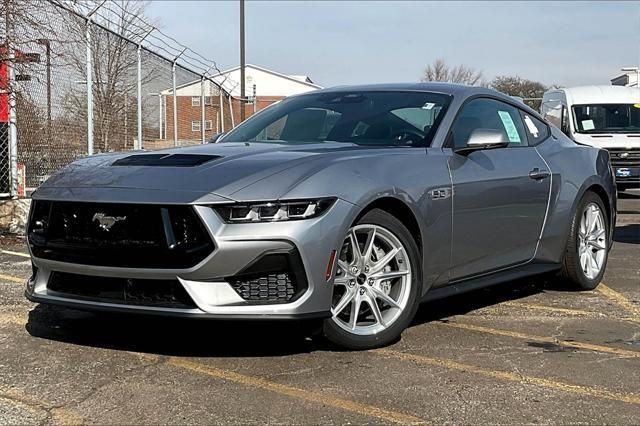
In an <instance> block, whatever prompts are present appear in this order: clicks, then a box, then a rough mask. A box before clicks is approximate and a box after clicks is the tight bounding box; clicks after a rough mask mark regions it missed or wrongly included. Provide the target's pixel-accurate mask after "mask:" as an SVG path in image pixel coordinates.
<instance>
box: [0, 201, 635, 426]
mask: <svg viewBox="0 0 640 426" xmlns="http://www.w3.org/2000/svg"><path fill="white" fill-rule="evenodd" d="M619 210H620V216H619V220H618V224H617V226H616V234H615V240H616V242H615V245H614V247H613V249H612V251H611V256H610V260H609V265H608V268H607V273H606V275H605V278H604V280H603V283H602V285H601V286H600V287H599V288H598V289H597V290H595V291H592V292H574V291H570V290H567V289H564V288H562V287H561V286H560V285H559V284H558V283H555V282H553V281H549V280H548V279H546V278H544V277H534V278H530V279H525V280H519V281H512V282H509V283H505V284H503V285H500V286H497V287H493V288H490V289H485V290H480V291H476V292H473V293H469V294H466V295H462V296H458V297H454V298H449V299H445V300H440V301H437V302H432V303H428V304H425V305H423V306H422V307H421V309H420V311H419V313H418V316H417V318H416V320H415V321H414V323H413V324H412V326H411V327H410V328H409V329H407V330H406V331H405V332H404V333H403V335H402V338H401V339H400V340H399V341H398V342H397V343H396V344H394V345H392V346H390V347H388V348H384V349H381V350H375V351H365V352H345V351H340V350H336V349H335V348H333V347H330V346H328V345H327V344H325V343H324V342H323V341H322V340H320V339H318V338H315V337H314V336H313V335H312V334H310V333H309V328H308V327H307V326H306V324H299V323H295V324H263V323H248V322H244V323H229V322H220V321H195V320H176V319H162V318H160V319H158V318H145V317H134V316H118V315H108V314H100V315H97V314H91V313H85V312H79V311H73V310H69V309H64V308H53V307H46V306H38V305H34V304H32V303H30V302H28V301H26V300H25V299H24V297H23V295H22V292H23V285H22V283H21V282H22V281H23V280H24V279H25V278H26V277H27V276H28V275H29V272H30V264H29V261H28V259H27V258H25V257H22V256H19V255H18V254H16V253H24V252H25V251H26V249H25V247H24V242H23V241H16V240H14V239H11V238H4V239H0V249H2V250H3V251H2V252H0V424H51V423H54V424H78V423H99V424H114V423H126V424H131V423H135V424H138V423H140V424H157V423H173V424H192V423H193V424H195V423H198V424H200V423H209V424H210V423H215V424H263V423H270V424H283V423H284V424H344V423H352V424H369V423H381V424H389V423H418V422H425V423H457V424H470V423H472V424H478V423H495V424H514V423H545V424H549V423H553V424H566V423H588V424H605V423H606V424H640V193H629V194H622V195H621V196H620V203H619ZM11 252H13V253H11Z"/></svg>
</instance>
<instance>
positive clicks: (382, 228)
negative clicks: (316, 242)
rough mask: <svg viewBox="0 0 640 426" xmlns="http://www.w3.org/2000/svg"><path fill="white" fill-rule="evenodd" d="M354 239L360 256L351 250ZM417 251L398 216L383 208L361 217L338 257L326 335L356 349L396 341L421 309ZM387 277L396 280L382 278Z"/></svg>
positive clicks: (374, 346)
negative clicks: (354, 313)
mask: <svg viewBox="0 0 640 426" xmlns="http://www.w3.org/2000/svg"><path fill="white" fill-rule="evenodd" d="M374 230H375V231H374ZM354 238H355V240H356V241H357V245H358V250H359V252H358V254H359V256H360V257H359V258H356V254H355V253H354V250H353V247H354V244H353V241H354ZM370 241H373V243H372V244H369V243H370ZM368 247H371V248H370V249H369V250H368V251H367V249H368ZM399 247H400V248H399ZM396 249H398V251H397V252H396ZM392 251H393V252H394V253H391V252H392ZM419 253H420V252H419V251H418V247H417V245H416V242H415V240H414V239H413V238H412V236H411V234H410V233H409V231H408V230H407V228H406V227H405V226H404V225H403V224H402V222H400V221H399V220H398V219H396V218H395V217H394V216H392V215H390V214H389V213H387V212H385V211H383V210H379V209H374V210H371V211H369V212H367V213H366V214H365V215H363V216H362V217H361V218H360V219H359V220H358V221H357V222H356V223H355V224H354V225H353V226H352V227H351V228H350V229H349V232H348V233H347V236H345V239H344V243H343V246H342V248H341V250H340V253H339V255H338V261H337V263H338V265H337V266H336V275H335V277H334V296H333V300H332V317H331V318H328V319H326V320H325V321H324V324H323V334H324V336H325V337H326V338H327V339H328V340H329V341H331V342H332V343H334V344H336V345H339V346H341V347H343V348H347V349H355V350H364V349H372V348H376V347H380V346H384V345H388V344H389V343H392V342H393V341H395V340H397V339H398V338H399V337H400V334H401V333H402V331H403V330H404V329H405V328H407V326H408V325H409V324H410V322H411V320H412V319H413V317H414V316H415V313H416V310H417V309H418V305H419V301H420V293H421V288H422V280H421V264H422V261H421V257H420V254H419ZM367 254H369V256H368V260H367ZM392 254H393V256H392ZM385 262H387V263H385ZM381 268H383V269H381ZM389 276H393V277H392V278H388V279H384V278H383V277H389ZM349 298H351V299H350V300H351V301H350V302H347V301H348V300H349ZM345 303H347V304H346V305H345ZM370 303H373V304H375V305H376V307H377V309H374V307H373V306H371V305H370ZM394 304H395V306H394ZM354 306H356V308H355V309H354ZM354 310H355V311H356V312H357V314H356V315H355V318H356V319H355V320H353V319H352V318H353V312H354ZM374 311H375V312H374Z"/></svg>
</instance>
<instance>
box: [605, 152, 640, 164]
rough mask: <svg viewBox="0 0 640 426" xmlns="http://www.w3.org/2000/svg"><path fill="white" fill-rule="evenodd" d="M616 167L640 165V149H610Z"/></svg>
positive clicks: (612, 162)
mask: <svg viewBox="0 0 640 426" xmlns="http://www.w3.org/2000/svg"><path fill="white" fill-rule="evenodd" d="M607 151H609V156H610V157H611V164H612V165H613V166H614V167H640V149H620V148H611V149H608V150H607Z"/></svg>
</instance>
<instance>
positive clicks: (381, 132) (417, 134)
mask: <svg viewBox="0 0 640 426" xmlns="http://www.w3.org/2000/svg"><path fill="white" fill-rule="evenodd" d="M450 99H451V97H450V96H448V95H443V94H439V93H430V92H367V91H364V92H331V93H322V92H319V93H312V94H305V95H302V96H296V97H292V98H289V99H285V100H284V101H282V102H280V103H278V104H277V105H273V106H271V107H269V108H268V109H265V110H263V111H262V112H260V113H258V114H256V115H255V116H253V117H252V118H250V119H249V120H247V121H245V122H244V123H242V124H241V125H240V126H238V127H237V128H235V129H234V130H233V131H231V132H230V133H229V134H228V135H227V136H225V137H224V138H223V139H222V141H221V142H244V141H253V142H277V143H309V142H325V141H333V142H345V143H355V144H359V145H381V146H428V145H429V144H430V143H431V140H432V138H433V135H434V134H435V131H436V130H437V126H438V123H439V122H440V121H441V119H442V116H443V115H444V112H445V109H446V107H447V106H448V104H449V102H450Z"/></svg>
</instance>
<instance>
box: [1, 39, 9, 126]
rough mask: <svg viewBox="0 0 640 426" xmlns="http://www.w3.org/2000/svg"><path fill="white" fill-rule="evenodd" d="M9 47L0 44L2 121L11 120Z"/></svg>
mask: <svg viewBox="0 0 640 426" xmlns="http://www.w3.org/2000/svg"><path fill="white" fill-rule="evenodd" d="M6 56H7V49H6V48H5V47H2V46H0V58H1V59H0V123H8V122H9V94H8V93H7V89H9V73H8V71H9V69H8V67H7V61H6V60H5V58H6Z"/></svg>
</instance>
